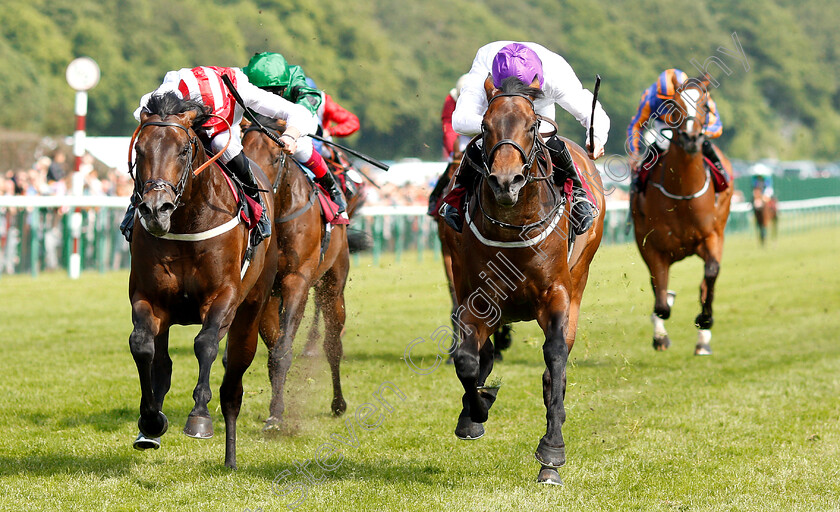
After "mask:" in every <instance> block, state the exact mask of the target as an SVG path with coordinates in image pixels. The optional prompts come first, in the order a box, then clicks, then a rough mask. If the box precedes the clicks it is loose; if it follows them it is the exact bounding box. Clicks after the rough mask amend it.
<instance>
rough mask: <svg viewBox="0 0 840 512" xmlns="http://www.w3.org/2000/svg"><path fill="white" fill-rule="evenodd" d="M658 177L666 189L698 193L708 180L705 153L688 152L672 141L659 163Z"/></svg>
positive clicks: (674, 192) (683, 193) (671, 191)
mask: <svg viewBox="0 0 840 512" xmlns="http://www.w3.org/2000/svg"><path fill="white" fill-rule="evenodd" d="M659 173H660V175H659V176H658V177H655V178H654V179H657V180H658V181H660V182H661V183H662V186H664V187H665V190H667V191H668V192H670V193H671V194H676V195H690V194H694V193H696V192H697V191H698V190H700V189H701V188H702V187H703V184H704V183H705V182H706V168H705V166H704V165H703V154H702V153H701V152H700V151H698V152H697V153H694V154H692V153H688V152H687V151H686V150H685V149H683V148H682V147H680V146H679V145H677V144H675V143H674V142H672V143H671V145H670V147H669V148H668V152H667V153H665V157H664V158H663V159H662V163H661V164H660V165H659Z"/></svg>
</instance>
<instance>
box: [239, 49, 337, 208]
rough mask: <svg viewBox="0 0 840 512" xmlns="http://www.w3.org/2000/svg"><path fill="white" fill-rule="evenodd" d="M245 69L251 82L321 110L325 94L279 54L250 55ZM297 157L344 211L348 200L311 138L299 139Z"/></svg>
mask: <svg viewBox="0 0 840 512" xmlns="http://www.w3.org/2000/svg"><path fill="white" fill-rule="evenodd" d="M242 71H244V72H245V74H246V75H247V76H248V79H249V80H250V81H251V83H252V84H254V85H256V86H257V87H259V88H261V89H265V90H266V91H268V92H271V93H274V94H276V95H278V96H280V97H282V98H284V99H286V100H288V101H291V102H292V103H295V104H297V105H302V106H303V107H305V108H306V109H307V110H309V112H311V113H312V115H317V113H318V109H319V108H321V106H322V104H323V102H324V93H323V92H321V91H319V90H318V89H316V88H314V87H310V86H309V85H307V83H306V75H305V74H304V73H303V69H301V67H300V66H290V65H289V64H288V63H287V62H286V59H285V58H284V57H283V56H282V55H280V54H279V53H271V52H264V53H258V54H256V55H254V56H253V57H251V60H250V62H248V65H247V66H246V67H245V68H243V69H242ZM311 133H315V130H313V131H312V132H311ZM295 160H298V161H299V162H301V163H303V164H304V165H305V166H306V167H308V168H309V170H310V171H312V173H313V174H314V175H315V181H316V182H317V183H318V184H319V185H321V186H322V187H324V189H325V190H326V191H327V193H328V194H329V195H330V199H332V200H333V201H334V202H335V204H337V205H338V211H337V213H339V214H340V213H342V212H344V211H345V210H346V209H347V202H346V201H345V200H344V196H343V195H342V194H341V191H340V190H339V188H338V185H337V184H336V182H335V179H334V178H333V175H332V173H330V171H329V169H328V168H327V164H326V162H324V159H323V157H321V154H320V153H319V152H318V151H315V150H314V147H313V145H312V139H311V138H309V137H304V138H302V139H301V140H300V141H299V143H298V153H296V154H295Z"/></svg>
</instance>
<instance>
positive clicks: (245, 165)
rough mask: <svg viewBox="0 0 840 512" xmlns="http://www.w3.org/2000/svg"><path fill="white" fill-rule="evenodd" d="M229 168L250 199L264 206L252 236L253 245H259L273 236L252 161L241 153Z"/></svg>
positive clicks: (229, 163)
mask: <svg viewBox="0 0 840 512" xmlns="http://www.w3.org/2000/svg"><path fill="white" fill-rule="evenodd" d="M226 165H227V168H228V169H229V170H230V172H232V173H233V174H234V175H235V176H236V177H237V178H238V179H239V181H241V182H242V185H243V189H244V190H245V193H246V194H248V197H250V198H251V199H253V200H254V201H256V202H258V203H259V205H260V206H262V210H263V211H262V215H261V216H260V220H259V222H258V223H257V228H256V230H255V231H254V234H253V235H252V236H251V237H252V239H253V244H254V245H255V246H256V245H259V243H260V242H262V241H263V240H265V239H266V238H268V237H269V236H271V219H269V218H268V208H267V206H266V204H265V201H264V200H263V196H262V194H261V193H260V190H259V188H260V186H259V184H258V183H257V178H256V176H254V171H253V169H251V161H250V160H248V158H247V157H246V156H245V153H241V152H240V153H239V154H238V155H236V156H235V157H233V158H232V159H231V160H230V162H228V163H227V164H226Z"/></svg>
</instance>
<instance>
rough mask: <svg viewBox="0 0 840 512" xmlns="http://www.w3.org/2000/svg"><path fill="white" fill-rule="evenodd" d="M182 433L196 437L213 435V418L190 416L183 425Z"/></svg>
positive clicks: (207, 437)
mask: <svg viewBox="0 0 840 512" xmlns="http://www.w3.org/2000/svg"><path fill="white" fill-rule="evenodd" d="M184 434H186V435H187V436H189V437H194V438H196V439H209V438H211V437H213V420H212V419H210V418H205V417H204V416H190V417H189V418H187V424H186V425H184Z"/></svg>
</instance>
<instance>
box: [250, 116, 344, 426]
mask: <svg viewBox="0 0 840 512" xmlns="http://www.w3.org/2000/svg"><path fill="white" fill-rule="evenodd" d="M260 119H261V123H262V124H263V126H266V127H267V128H268V129H273V130H277V131H281V130H282V127H281V126H278V125H277V124H273V123H272V122H271V120H269V119H266V118H260ZM242 145H243V147H244V148H245V149H244V151H245V153H246V155H247V156H248V157H249V158H251V159H252V160H253V161H254V162H256V163H257V164H258V165H259V166H260V167H262V168H263V169H264V170H265V171H266V173H267V174H268V177H269V180H270V181H271V182H272V183H273V186H272V188H273V190H274V205H275V211H276V218H275V223H274V229H275V232H274V233H275V236H276V238H277V252H278V267H277V281H276V284H275V288H276V293H274V294H272V296H271V297H270V298H269V301H268V305H267V306H266V312H265V315H264V316H263V320H262V323H261V332H264V333H265V334H266V335H265V336H263V341H264V342H265V345H266V347H267V348H268V376H269V378H270V380H271V392H272V395H271V405H270V410H269V412H270V416H269V417H268V419H267V420H266V422H265V429H267V430H282V427H283V412H284V410H285V403H284V400H283V391H284V386H285V383H286V374H287V373H288V371H289V367H290V366H291V364H292V344H293V341H294V338H295V334H296V333H297V330H298V327H299V326H300V321H301V319H302V318H303V313H304V309H305V307H306V300H307V298H308V297H309V290H310V288H312V287H313V286H314V288H315V297H316V300H317V302H318V303H319V304H320V306H321V307H322V308H324V321H325V324H326V329H325V339H324V349H325V351H326V354H327V361H328V362H329V365H330V370H331V372H332V382H333V400H332V406H331V410H332V412H333V414H335V415H341V414H343V413H344V411H345V410H347V404H346V402H345V401H344V396H343V395H342V392H341V377H340V374H339V366H340V363H341V356H342V346H341V336H340V335H341V331H342V329H343V328H344V320H345V310H344V286H345V284H346V283H347V273H348V271H349V268H350V253H349V248H348V242H347V229H346V226H334V227H333V228H332V231H331V233H330V239H329V244H328V246H327V248H326V250H325V252H324V254H323V258H322V257H321V241H322V240H323V239H324V237H325V236H326V226H325V225H324V223H323V222H322V221H321V206H320V203H319V202H318V201H317V200H316V199H315V195H314V194H315V191H314V189H313V185H312V184H311V183H310V182H309V181H308V180H307V179H306V177H305V175H304V173H303V171H302V170H301V169H299V168H298V166H297V164H296V163H294V162H293V161H292V159H291V158H290V157H285V156H284V154H283V152H282V151H281V150H280V147H279V146H277V144H275V143H274V142H273V141H272V140H271V139H270V138H269V137H268V136H266V135H265V134H264V133H263V132H262V131H260V130H259V129H258V128H256V127H252V128H248V129H246V130H245V131H244V133H243V137H242Z"/></svg>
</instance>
